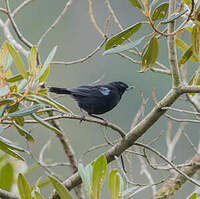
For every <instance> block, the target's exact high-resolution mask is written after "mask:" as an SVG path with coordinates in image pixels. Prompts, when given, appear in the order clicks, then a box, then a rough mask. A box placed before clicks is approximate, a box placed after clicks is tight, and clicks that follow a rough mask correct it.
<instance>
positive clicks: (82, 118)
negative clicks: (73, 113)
mask: <svg viewBox="0 0 200 199" xmlns="http://www.w3.org/2000/svg"><path fill="white" fill-rule="evenodd" d="M85 118H86V117H85V115H82V116H81V118H80V123H81V122H82V121H85Z"/></svg>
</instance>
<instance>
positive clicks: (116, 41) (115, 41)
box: [105, 23, 142, 50]
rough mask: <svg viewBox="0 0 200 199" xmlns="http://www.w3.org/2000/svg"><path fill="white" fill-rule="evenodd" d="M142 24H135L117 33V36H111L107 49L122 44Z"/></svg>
mask: <svg viewBox="0 0 200 199" xmlns="http://www.w3.org/2000/svg"><path fill="white" fill-rule="evenodd" d="M141 26H142V23H137V24H134V25H132V26H130V27H128V28H126V29H125V30H123V31H121V32H120V33H117V34H116V35H115V36H113V37H112V38H110V39H109V40H108V41H107V43H106V46H105V50H108V49H111V48H114V47H116V46H118V45H120V44H122V43H123V42H124V41H126V40H127V39H128V38H129V37H130V36H132V35H133V34H135V33H136V32H137V31H138V30H139V29H140V28H141Z"/></svg>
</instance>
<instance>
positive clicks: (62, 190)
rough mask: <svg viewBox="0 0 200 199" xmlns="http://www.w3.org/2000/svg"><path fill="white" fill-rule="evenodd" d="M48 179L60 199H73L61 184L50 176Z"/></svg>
mask: <svg viewBox="0 0 200 199" xmlns="http://www.w3.org/2000/svg"><path fill="white" fill-rule="evenodd" d="M48 177H49V179H50V181H51V183H52V185H53V186H54V188H55V189H56V191H57V192H58V195H59V196H60V198H61V199H73V198H72V196H71V194H70V193H69V191H68V190H67V188H65V187H64V186H63V185H62V183H60V182H59V181H58V180H57V179H56V178H54V177H52V176H48Z"/></svg>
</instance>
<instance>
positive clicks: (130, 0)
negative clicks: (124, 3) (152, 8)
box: [128, 0, 142, 9]
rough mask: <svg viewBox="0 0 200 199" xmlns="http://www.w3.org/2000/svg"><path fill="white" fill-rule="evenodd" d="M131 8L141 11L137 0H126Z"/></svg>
mask: <svg viewBox="0 0 200 199" xmlns="http://www.w3.org/2000/svg"><path fill="white" fill-rule="evenodd" d="M128 1H129V2H130V4H131V5H132V6H133V7H136V8H139V9H142V6H141V4H140V2H139V1H138V0H128Z"/></svg>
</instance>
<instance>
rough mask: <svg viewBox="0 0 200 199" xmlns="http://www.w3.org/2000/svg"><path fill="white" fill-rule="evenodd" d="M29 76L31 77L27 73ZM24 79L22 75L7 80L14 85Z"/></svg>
mask: <svg viewBox="0 0 200 199" xmlns="http://www.w3.org/2000/svg"><path fill="white" fill-rule="evenodd" d="M27 75H29V72H27ZM22 79H24V77H23V76H22V75H21V74H17V75H14V76H12V77H10V78H7V79H6V81H7V82H9V83H14V82H17V81H20V80H22Z"/></svg>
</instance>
